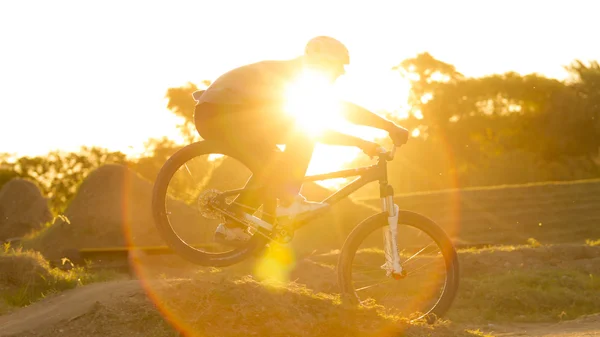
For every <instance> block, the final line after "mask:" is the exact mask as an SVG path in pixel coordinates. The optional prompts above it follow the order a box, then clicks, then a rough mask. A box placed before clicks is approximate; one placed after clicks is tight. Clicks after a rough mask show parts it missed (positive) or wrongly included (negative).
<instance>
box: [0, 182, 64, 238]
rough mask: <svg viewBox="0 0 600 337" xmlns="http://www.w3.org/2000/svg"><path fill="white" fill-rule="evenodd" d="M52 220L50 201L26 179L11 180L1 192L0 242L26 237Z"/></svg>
mask: <svg viewBox="0 0 600 337" xmlns="http://www.w3.org/2000/svg"><path fill="white" fill-rule="evenodd" d="M50 220H52V213H51V212H50V209H49V208H48V200H47V199H46V198H44V196H42V193H41V192H40V189H39V188H38V187H37V186H36V185H35V184H34V183H33V182H31V181H29V180H26V179H20V178H16V179H11V180H10V181H9V182H7V183H6V184H5V185H4V186H3V187H2V189H1V190H0V242H2V241H4V240H6V239H10V238H15V237H21V236H24V235H26V234H27V233H29V232H31V231H33V230H37V229H39V228H40V227H41V226H42V225H43V224H45V223H46V222H49V221H50Z"/></svg>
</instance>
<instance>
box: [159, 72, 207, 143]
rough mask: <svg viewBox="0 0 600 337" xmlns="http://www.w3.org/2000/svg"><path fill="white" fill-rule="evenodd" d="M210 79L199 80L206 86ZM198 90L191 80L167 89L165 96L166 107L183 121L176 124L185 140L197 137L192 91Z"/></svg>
mask: <svg viewBox="0 0 600 337" xmlns="http://www.w3.org/2000/svg"><path fill="white" fill-rule="evenodd" d="M210 84H211V82H210V81H208V80H204V81H202V82H201V86H200V87H201V88H202V87H208V86H209V85H210ZM196 90H199V88H198V86H197V85H195V84H194V83H192V82H188V83H187V84H186V85H184V86H181V87H176V88H169V89H167V94H166V96H165V97H166V98H167V99H168V100H169V102H168V104H167V108H168V109H169V110H171V112H173V113H174V114H175V115H176V116H179V117H181V118H182V119H183V122H182V123H181V124H179V125H177V128H178V129H179V131H180V132H181V135H182V136H183V137H184V139H185V140H186V141H187V142H190V143H191V142H193V141H196V140H198V139H199V136H198V133H197V131H196V127H195V126H194V108H195V106H196V103H195V101H194V100H193V99H192V93H193V92H194V91H196Z"/></svg>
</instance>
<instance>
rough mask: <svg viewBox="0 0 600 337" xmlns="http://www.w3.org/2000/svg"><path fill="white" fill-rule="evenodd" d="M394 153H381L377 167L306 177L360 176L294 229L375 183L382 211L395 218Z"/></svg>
mask: <svg viewBox="0 0 600 337" xmlns="http://www.w3.org/2000/svg"><path fill="white" fill-rule="evenodd" d="M394 152H395V148H394V150H392V151H391V152H382V153H380V154H379V155H378V159H377V163H376V164H375V165H371V166H365V167H360V168H355V169H347V170H341V171H336V172H331V173H324V174H317V175H312V176H306V177H305V178H304V182H314V181H322V180H329V179H335V178H349V177H356V176H358V178H356V179H354V180H353V181H351V182H350V183H349V184H347V185H346V186H344V187H342V188H341V189H339V190H337V191H335V192H333V193H332V194H331V195H329V196H328V197H327V198H325V199H324V200H322V201H321V202H322V203H324V204H327V207H323V208H321V209H319V210H316V211H313V212H310V213H308V214H305V215H301V216H299V217H297V218H295V219H294V222H293V229H294V230H296V229H299V228H301V227H303V226H304V225H306V224H307V223H308V222H310V221H311V220H313V219H314V218H316V217H318V216H320V215H322V214H323V213H326V212H327V211H329V210H330V208H331V206H333V205H335V204H336V203H338V202H339V201H341V200H342V199H344V198H346V197H347V196H349V195H350V194H352V193H354V192H356V191H357V190H358V189H360V188H361V187H363V186H365V185H366V184H368V183H371V182H374V181H379V194H380V197H381V200H382V211H384V212H386V211H388V212H390V216H394V215H395V214H392V213H395V212H394V207H393V195H394V189H393V188H392V186H391V185H389V184H388V181H387V176H388V171H387V162H388V161H390V160H392V159H393V156H394ZM244 190H245V188H241V189H235V190H229V191H225V192H223V193H222V194H221V198H226V197H228V196H233V195H237V194H239V193H241V192H242V191H244Z"/></svg>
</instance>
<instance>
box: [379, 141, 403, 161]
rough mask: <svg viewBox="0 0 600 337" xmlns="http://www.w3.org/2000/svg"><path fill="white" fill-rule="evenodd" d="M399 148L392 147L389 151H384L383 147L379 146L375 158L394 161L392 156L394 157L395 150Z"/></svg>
mask: <svg viewBox="0 0 600 337" xmlns="http://www.w3.org/2000/svg"><path fill="white" fill-rule="evenodd" d="M399 147H400V146H396V145H394V146H392V149H391V150H388V149H386V148H385V147H383V146H381V147H379V153H378V154H377V156H378V157H379V158H380V159H385V160H387V161H391V160H393V159H394V156H395V155H396V149H397V148H399Z"/></svg>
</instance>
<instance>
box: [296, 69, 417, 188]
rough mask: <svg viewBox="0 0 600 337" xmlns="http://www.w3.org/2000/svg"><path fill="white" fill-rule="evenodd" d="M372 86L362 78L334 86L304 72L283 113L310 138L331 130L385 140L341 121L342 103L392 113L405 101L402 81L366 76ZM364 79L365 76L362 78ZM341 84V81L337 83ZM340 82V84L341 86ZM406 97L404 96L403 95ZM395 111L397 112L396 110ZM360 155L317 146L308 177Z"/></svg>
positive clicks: (311, 72) (344, 79)
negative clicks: (289, 116)
mask: <svg viewBox="0 0 600 337" xmlns="http://www.w3.org/2000/svg"><path fill="white" fill-rule="evenodd" d="M366 74H369V76H370V77H371V83H374V84H373V85H365V83H366V82H365V77H366V76H360V74H359V76H358V77H357V79H355V80H354V81H348V80H351V78H348V77H347V76H348V75H345V76H343V77H342V78H340V79H339V80H338V81H337V82H336V83H335V84H333V83H331V82H329V81H328V79H327V78H326V77H325V76H324V75H322V74H321V73H319V72H316V71H314V70H305V71H304V72H303V73H302V74H301V75H300V76H299V77H298V78H297V79H296V80H295V81H293V82H291V83H290V84H289V85H288V87H287V90H286V92H285V112H286V113H287V114H289V115H291V116H292V117H293V118H294V119H295V121H296V123H297V126H298V127H300V128H302V130H304V132H307V133H308V134H310V135H312V136H315V137H316V136H318V135H319V134H320V133H322V132H323V131H325V130H327V129H332V130H335V131H339V132H342V133H346V134H349V135H353V136H356V137H360V138H363V139H366V140H370V141H376V140H377V139H379V138H382V137H385V136H386V135H387V133H386V132H385V131H381V130H377V129H372V128H368V127H361V126H356V125H353V124H351V123H349V122H348V121H346V120H345V119H344V118H343V117H342V113H341V112H342V111H341V105H340V104H339V102H340V101H341V100H348V101H354V102H356V103H358V104H361V103H362V105H363V106H365V107H366V108H368V109H373V110H374V111H376V110H383V111H395V110H396V109H398V108H399V107H402V102H403V101H406V99H407V93H408V87H407V84H406V83H404V82H402V78H400V77H399V76H397V75H396V74H394V73H392V72H382V73H377V72H366ZM363 75H364V74H363ZM340 80H341V81H340ZM340 82H341V83H340ZM404 92H406V94H404V95H403V93H404ZM396 111H397V110H396ZM360 153H361V151H360V150H359V149H358V148H354V147H340V146H328V145H317V148H316V149H315V152H314V154H313V157H312V160H311V162H310V166H309V167H308V172H307V174H309V175H310V174H319V173H327V172H332V171H335V170H339V169H341V168H342V167H344V166H345V165H346V164H348V163H349V162H351V161H352V160H353V159H355V158H356V157H357V156H359V155H360ZM344 181H345V180H333V181H324V182H320V184H321V185H323V186H326V187H339V184H340V183H342V182H344Z"/></svg>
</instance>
